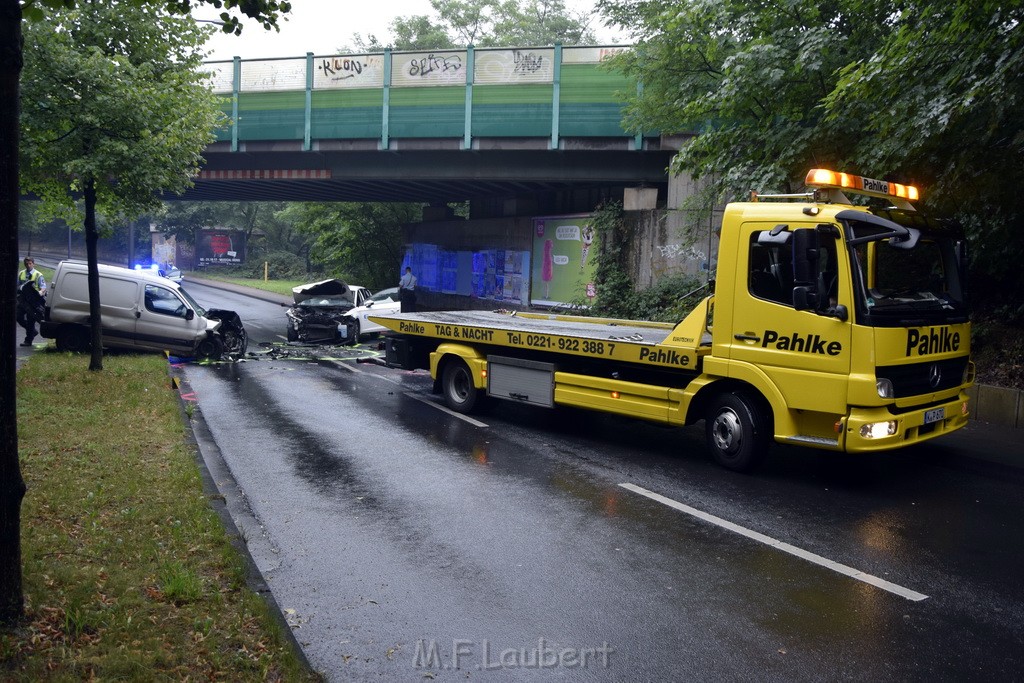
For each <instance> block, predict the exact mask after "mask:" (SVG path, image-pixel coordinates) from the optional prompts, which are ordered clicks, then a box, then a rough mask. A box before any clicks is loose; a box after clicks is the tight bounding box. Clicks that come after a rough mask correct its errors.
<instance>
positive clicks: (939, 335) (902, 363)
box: [704, 170, 974, 452]
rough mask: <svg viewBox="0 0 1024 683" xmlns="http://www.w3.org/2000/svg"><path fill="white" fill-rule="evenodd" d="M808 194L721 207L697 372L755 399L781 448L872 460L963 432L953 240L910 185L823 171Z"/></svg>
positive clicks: (964, 330) (964, 360) (962, 290)
mask: <svg viewBox="0 0 1024 683" xmlns="http://www.w3.org/2000/svg"><path fill="white" fill-rule="evenodd" d="M807 184H808V186H810V187H815V188H817V189H815V190H814V191H813V192H811V193H809V194H806V195H774V196H770V195H769V196H756V195H755V196H754V197H752V199H753V201H751V202H743V203H734V204H730V205H729V206H728V207H727V209H726V212H725V215H724V218H723V227H722V233H721V243H720V248H719V268H718V272H719V274H720V280H719V282H718V283H717V286H716V296H715V310H716V316H715V319H714V325H713V328H712V350H711V353H710V354H709V355H708V356H707V357H706V358H705V359H704V372H705V373H707V374H711V375H715V376H719V377H727V378H730V379H732V380H736V381H739V382H742V383H744V384H747V385H749V386H751V387H752V388H753V389H755V390H756V392H757V393H758V394H760V395H761V396H763V397H764V399H765V400H766V401H767V402H768V403H769V404H770V407H771V412H772V416H773V423H774V428H773V431H774V437H775V439H776V440H777V441H781V442H790V443H799V444H805V445H811V446H815V447H818V448H825V449H833V450H845V451H851V452H852V451H872V450H882V449H889V448H895V447H897V446H901V445H905V444H909V443H913V442H915V441H919V440H922V439H925V438H930V437H932V436H936V435H938V434H942V433H944V432H947V431H952V430H954V429H958V428H959V427H962V426H963V425H964V424H966V421H967V415H968V403H967V395H966V393H965V389H966V388H967V386H969V385H970V383H971V382H972V381H973V374H974V371H973V365H972V364H971V362H970V323H969V314H968V308H967V292H966V283H965V277H964V273H965V265H966V242H965V240H964V238H963V235H962V233H961V232H960V231H959V230H958V229H957V228H956V227H955V226H951V225H948V224H944V223H941V222H939V221H935V220H931V219H928V218H925V217H924V216H922V215H921V214H919V213H917V212H916V211H914V209H913V207H912V206H911V205H910V203H909V201H908V199H909V198H910V197H907V196H905V195H909V194H911V193H912V194H913V195H914V198H916V190H915V189H914V188H912V187H908V186H902V185H896V184H895V183H886V182H883V181H877V180H872V179H868V178H861V177H859V176H850V175H846V174H834V173H831V172H827V171H820V170H815V171H811V173H809V174H808V178H807ZM854 192H856V193H857V194H860V195H864V196H868V197H884V198H886V199H887V200H890V201H891V202H892V203H894V204H895V206H886V207H885V208H881V209H878V208H871V207H869V206H855V205H853V204H852V202H850V200H849V199H848V198H847V197H846V196H845V194H846V193H851V194H852V193H854ZM887 203H888V202H887Z"/></svg>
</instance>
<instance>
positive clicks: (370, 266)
mask: <svg viewBox="0 0 1024 683" xmlns="http://www.w3.org/2000/svg"><path fill="white" fill-rule="evenodd" d="M284 215H285V216H287V217H288V218H289V219H290V220H292V221H293V222H294V224H295V225H297V226H298V227H299V230H300V231H302V232H303V233H305V234H307V235H310V236H311V237H312V238H313V245H312V248H311V250H310V261H311V262H312V263H313V264H314V265H315V266H316V267H317V268H318V269H319V270H322V271H323V272H325V273H326V274H328V275H329V276H331V277H340V278H342V279H344V280H345V281H346V282H350V283H352V284H358V285H362V286H364V287H368V288H370V289H372V290H378V289H384V288H385V287H394V286H395V283H396V282H397V281H398V277H399V272H398V269H399V266H400V265H401V261H402V248H403V245H404V239H405V238H404V231H403V226H405V225H406V224H407V223H411V222H414V221H418V220H419V219H420V217H421V215H422V208H421V206H420V205H419V204H399V203H392V204H375V203H306V204H299V203H295V204H291V205H290V206H289V207H288V209H287V210H286V211H285V212H284Z"/></svg>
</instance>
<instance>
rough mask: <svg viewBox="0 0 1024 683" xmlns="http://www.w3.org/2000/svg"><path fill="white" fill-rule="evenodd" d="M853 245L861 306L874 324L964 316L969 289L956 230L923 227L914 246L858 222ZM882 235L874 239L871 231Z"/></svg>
mask: <svg viewBox="0 0 1024 683" xmlns="http://www.w3.org/2000/svg"><path fill="white" fill-rule="evenodd" d="M855 231H856V233H857V237H858V238H868V241H864V242H861V241H860V239H858V240H857V241H858V242H860V243H859V244H856V245H855V246H852V247H851V251H852V257H853V271H854V273H855V280H856V282H855V291H856V298H857V301H856V306H857V309H858V311H859V312H860V315H861V317H862V318H863V319H864V320H865V322H866V323H867V324H869V325H876V326H881V327H886V326H903V325H912V324H925V323H927V324H938V323H943V322H947V323H951V322H962V321H964V320H966V319H967V302H966V293H965V290H964V286H963V284H964V283H963V274H962V273H961V272H960V262H961V260H960V258H959V254H958V252H959V248H960V247H961V245H960V244H958V242H957V240H956V238H955V237H954V236H951V235H948V234H943V233H941V232H930V231H928V230H921V231H920V237H919V238H918V239H917V240H916V242H914V243H913V246H910V247H909V248H908V246H907V245H906V243H899V242H896V241H894V240H893V239H892V237H891V234H892V233H891V232H884V231H882V230H879V229H878V228H876V227H874V226H870V225H865V224H862V223H858V224H856V225H855ZM873 234H874V236H877V239H871V236H873Z"/></svg>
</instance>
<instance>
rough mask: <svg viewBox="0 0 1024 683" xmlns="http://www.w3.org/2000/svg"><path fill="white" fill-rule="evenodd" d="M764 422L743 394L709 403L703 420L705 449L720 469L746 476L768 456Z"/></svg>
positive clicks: (755, 407)
mask: <svg viewBox="0 0 1024 683" xmlns="http://www.w3.org/2000/svg"><path fill="white" fill-rule="evenodd" d="M766 422H767V420H766V419H765V416H764V414H763V413H762V412H760V411H758V409H757V405H756V404H755V403H754V402H753V401H752V400H751V399H750V397H748V396H747V395H746V394H744V393H741V392H729V393H725V394H721V395H720V396H718V398H716V399H715V400H714V401H712V403H711V406H710V408H709V410H708V412H707V415H706V417H705V419H704V426H705V428H706V430H707V441H708V448H710V449H711V455H712V457H713V458H714V459H715V462H717V463H718V464H719V465H721V466H722V467H725V468H727V469H730V470H734V471H736V472H749V471H750V470H752V469H754V468H755V467H757V466H758V465H760V464H761V462H762V461H763V460H764V457H765V455H767V454H768V446H769V438H768V429H767V426H766V424H765V423H766Z"/></svg>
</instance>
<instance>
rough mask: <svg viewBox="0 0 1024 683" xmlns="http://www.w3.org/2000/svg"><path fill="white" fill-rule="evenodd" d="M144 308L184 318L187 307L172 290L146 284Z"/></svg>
mask: <svg viewBox="0 0 1024 683" xmlns="http://www.w3.org/2000/svg"><path fill="white" fill-rule="evenodd" d="M146 310H147V311H152V312H153V313H159V314H160V315H173V316H175V317H178V318H184V317H185V312H186V311H187V310H188V308H187V307H186V306H185V302H184V301H182V300H181V299H179V298H178V297H177V296H175V294H174V292H172V291H171V290H169V289H164V288H163V287H157V286H156V285H146Z"/></svg>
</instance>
